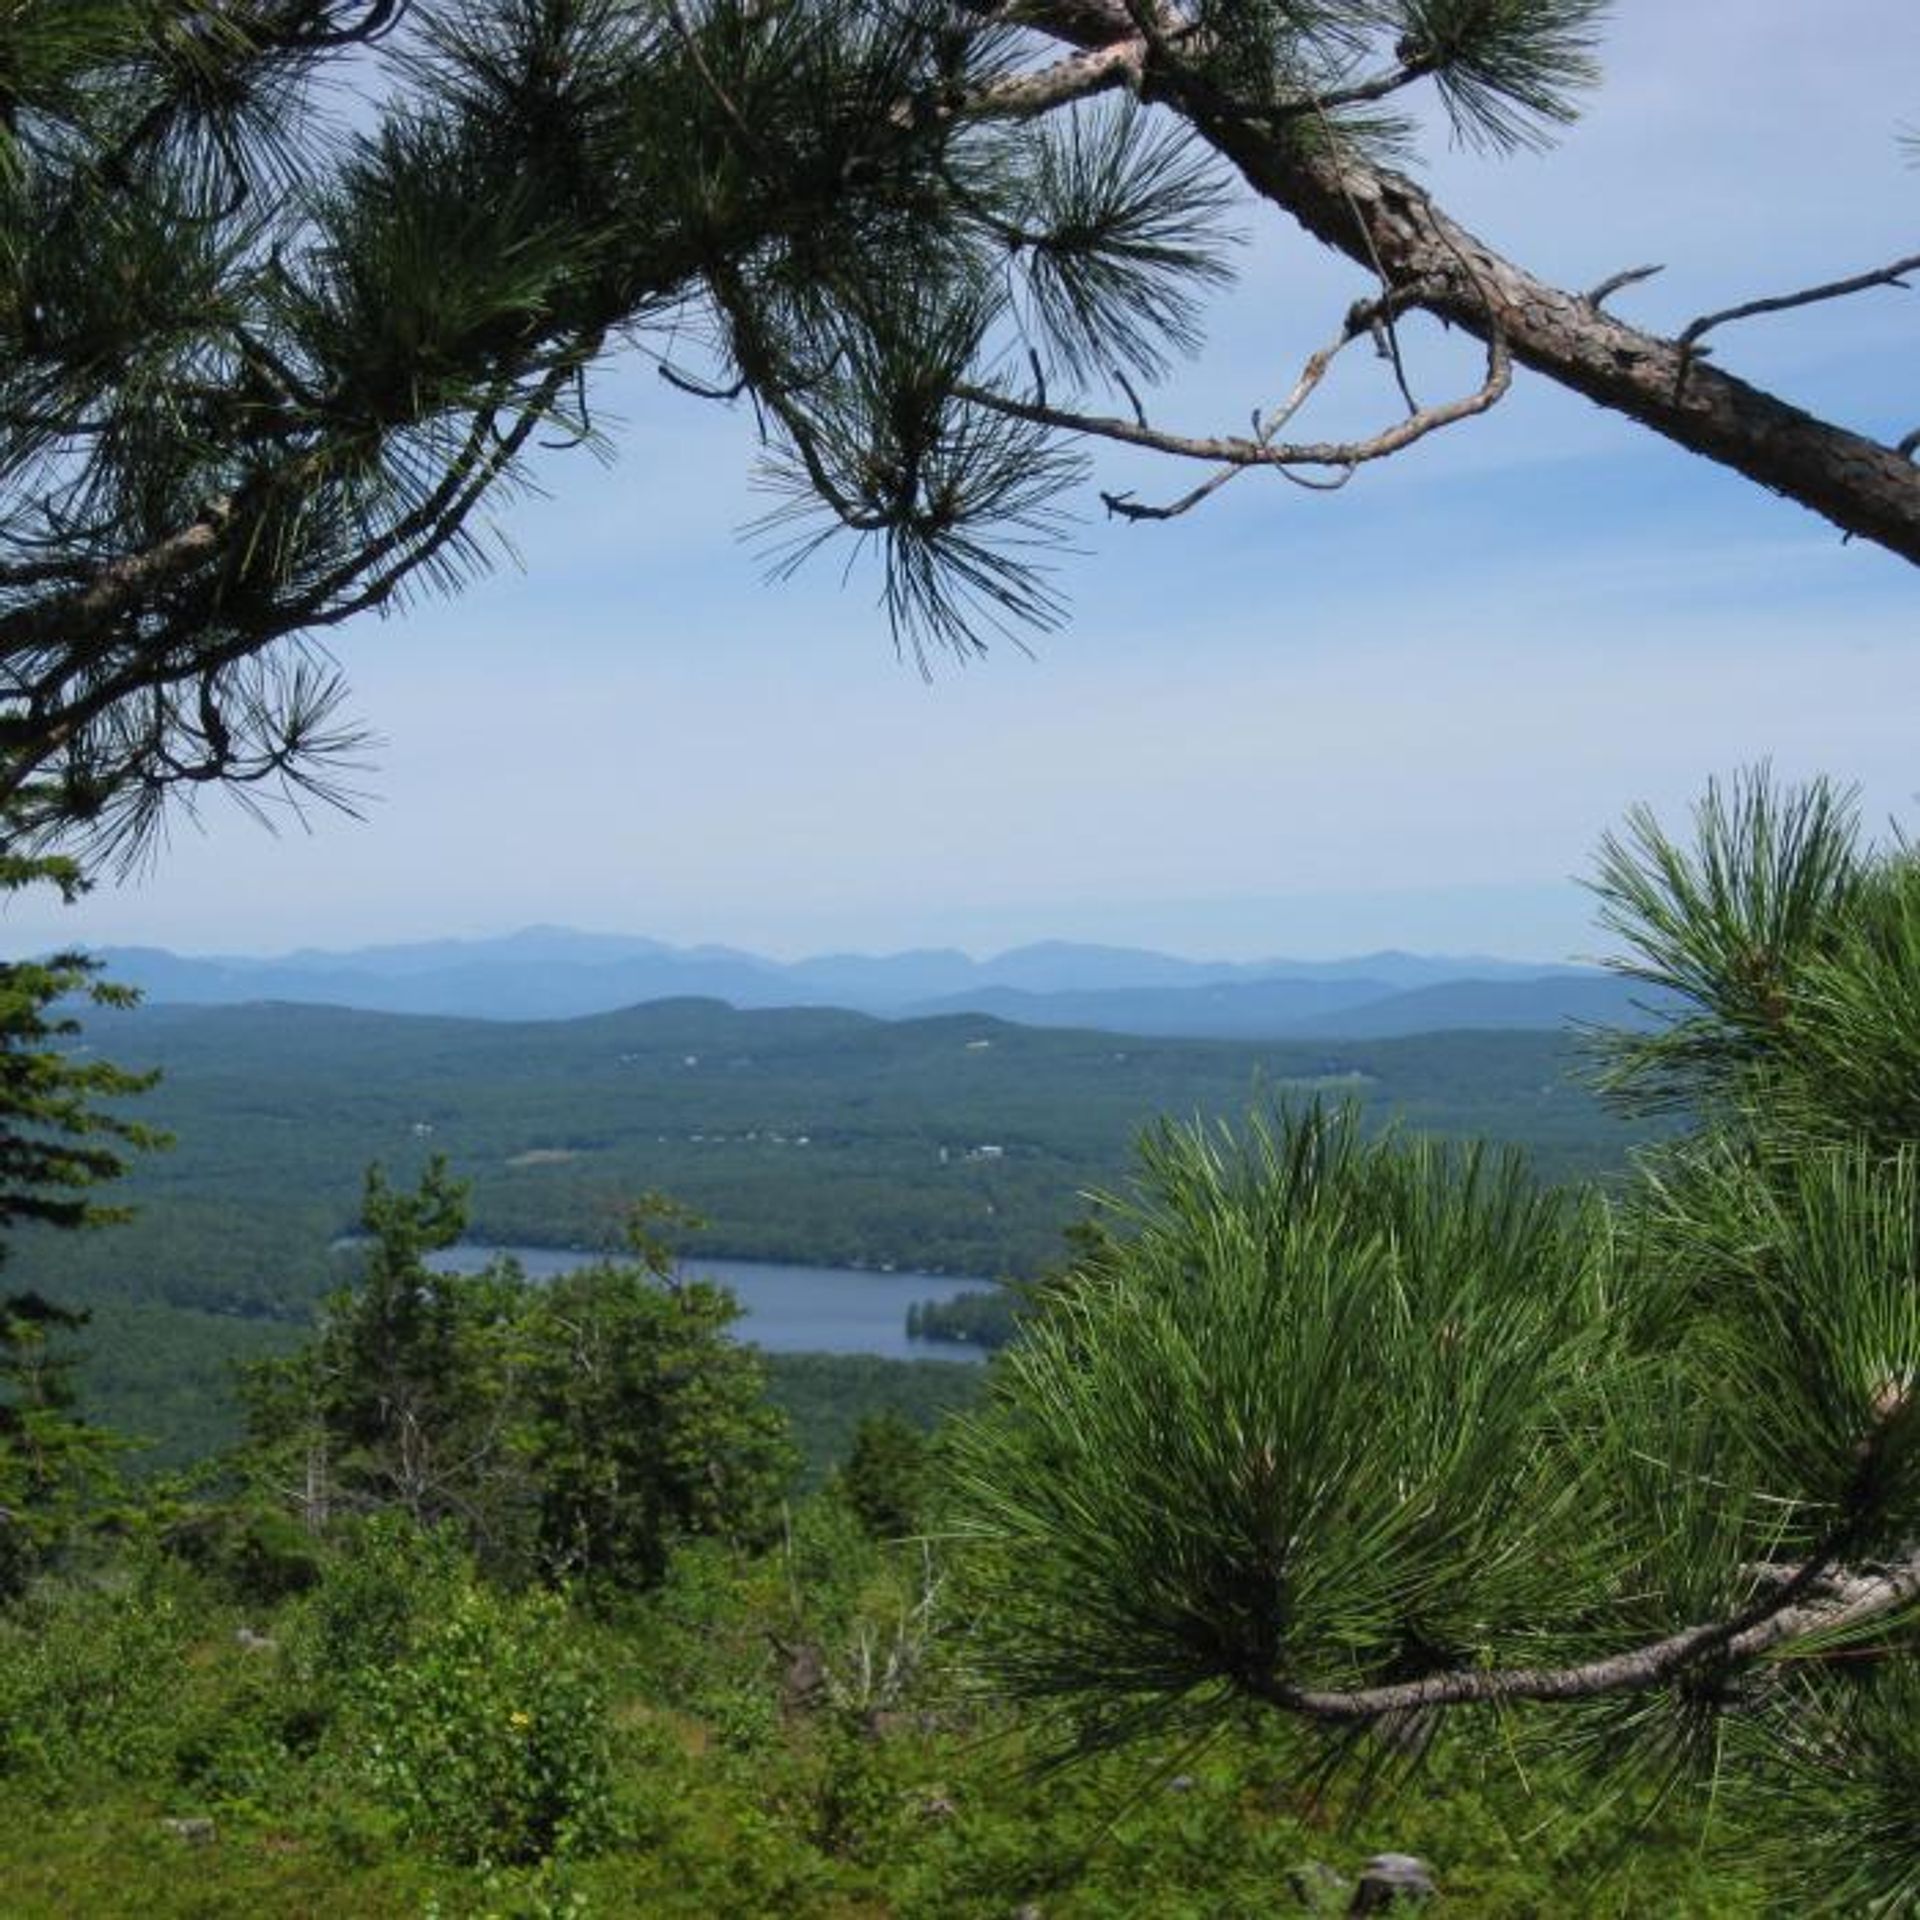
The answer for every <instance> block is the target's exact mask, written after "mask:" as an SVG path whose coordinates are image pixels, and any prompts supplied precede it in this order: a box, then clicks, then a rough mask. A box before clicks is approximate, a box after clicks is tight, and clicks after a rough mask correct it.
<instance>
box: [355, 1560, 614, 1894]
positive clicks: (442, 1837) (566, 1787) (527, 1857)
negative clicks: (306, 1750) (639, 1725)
mask: <svg viewBox="0 0 1920 1920" xmlns="http://www.w3.org/2000/svg"><path fill="white" fill-rule="evenodd" d="M351 1736H352V1737H353V1739H354V1740H355V1742H356V1744H357V1746H358V1756H357V1757H358V1765H359V1770H360V1771H361V1772H363V1774H364V1775H365V1777H366V1780H367V1783H368V1785H370V1786H371V1787H372V1788H373V1789H374V1790H375V1791H376V1792H378V1793H379V1794H381V1795H382V1796H383V1797H384V1798H385V1800H386V1801H387V1803H388V1805H389V1806H390V1807H391V1808H392V1810H393V1811H394V1813H395V1815H396V1817H397V1818H398V1819H399V1821H400V1823H401V1825H402V1827H403V1828H404V1829H405V1831H407V1832H408V1833H409V1834H410V1835H412V1836H413V1837H416V1838H418V1839H420V1840H422V1841H424V1842H426V1843H427V1844H428V1845H430V1846H432V1847H434V1848H435V1849H436V1850H438V1851H439V1852H441V1853H443V1854H445V1855H446V1856H447V1857H449V1858H451V1859H454V1860H458V1861H462V1862H466V1863H470V1864H494V1865H497V1864H514V1863H524V1862H528V1861H535V1860H541V1859H545V1858H547V1857H548V1856H550V1855H553V1854H559V1853H574V1852H590V1851H592V1850H593V1849H594V1848H595V1847H596V1846H598V1845H599V1844H601V1843H602V1842H603V1841H604V1840H605V1839H606V1838H607V1837H608V1832H609V1829H610V1826H611V1823H612V1807H613V1800H612V1779H611V1772H610V1768H609V1764H608V1755H607V1744H606V1708H605V1702H604V1700H603V1699H602V1697H601V1694H600V1691H599V1688H598V1686H597V1685H596V1684H595V1682H594V1680H593V1678H592V1677H591V1675H590V1674H589V1673H588V1672H587V1670H586V1668H585V1666H584V1664H583V1663H582V1662H581V1661H580V1660H579V1659H578V1657H577V1656H576V1655H575V1654H574V1653H573V1652H572V1650H571V1649H570V1648H569V1647H568V1644H567V1639H566V1609H565V1606H564V1604H563V1603H562V1602H561V1601H560V1600H558V1599H556V1598H554V1597H553V1596H551V1595H546V1594H534V1595H528V1596H523V1597H518V1598H515V1597H506V1596H501V1595H499V1594H496V1593H493V1592H490V1591H488V1590H486V1589H484V1588H480V1587H477V1586H468V1587H467V1588H466V1589H465V1590H464V1591H462V1592H461V1593H460V1594H459V1595H458V1596H457V1597H456V1598H455V1600H454V1602H453V1606H452V1608H451V1610H450V1611H449V1613H448V1614H447V1615H446V1616H445V1617H444V1618H443V1619H442V1620H440V1621H439V1622H437V1623H435V1624H433V1625H431V1626H428V1627H426V1628H425V1629H424V1631H422V1632H421V1633H420V1634H419V1635H418V1636H417V1637H416V1638H415V1641H414V1644H413V1646H412V1648H411V1650H410V1652H409V1654H408V1655H407V1657H406V1658H405V1659H403V1660H401V1661H399V1662H398V1663H397V1664H394V1665H392V1666H389V1667H386V1668H384V1669H381V1670H377V1671H371V1672H366V1673H364V1674H363V1676H362V1696H361V1701H360V1709H359V1712H358V1713H357V1714H356V1715H355V1716H354V1717H353V1720H352V1723H351Z"/></svg>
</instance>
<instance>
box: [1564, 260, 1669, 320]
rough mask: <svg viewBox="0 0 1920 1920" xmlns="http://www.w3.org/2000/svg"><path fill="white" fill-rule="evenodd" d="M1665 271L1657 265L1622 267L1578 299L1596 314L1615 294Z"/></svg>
mask: <svg viewBox="0 0 1920 1920" xmlns="http://www.w3.org/2000/svg"><path fill="white" fill-rule="evenodd" d="M1665 271H1666V268H1665V267H1663V266H1659V265H1650V266H1644V267H1623V268H1622V269H1621V270H1620V271H1619V272H1618V273H1610V274H1608V275H1607V277H1606V278H1605V279H1604V280H1602V281H1601V282H1600V283H1599V284H1598V285H1597V286H1594V287H1589V288H1588V289H1587V291H1586V292H1585V293H1583V294H1582V295H1581V296H1580V297H1581V299H1582V300H1584V301H1585V302H1586V303H1587V305H1588V306H1590V307H1591V308H1593V310H1594V311H1595V312H1596V313H1598V312H1599V310H1600V309H1601V308H1602V307H1604V306H1605V305H1606V304H1607V302H1608V301H1609V300H1610V299H1612V298H1613V296H1614V295H1615V294H1616V293H1621V292H1624V291H1625V290H1626V289H1627V288H1628V287H1637V286H1638V285H1639V284H1640V283H1641V281H1643V280H1651V279H1652V278H1653V276H1654V275H1655V274H1656V273H1664V272H1665Z"/></svg>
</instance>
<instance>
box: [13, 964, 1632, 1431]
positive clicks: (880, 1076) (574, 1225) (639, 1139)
mask: <svg viewBox="0 0 1920 1920" xmlns="http://www.w3.org/2000/svg"><path fill="white" fill-rule="evenodd" d="M86 1041H87V1044H89V1045H91V1046H94V1047H97V1048H98V1049H99V1050H100V1051H101V1052H102V1053H104V1054H105V1055H107V1056H108V1057H109V1058H112V1059H114V1060H117V1061H120V1062H122V1063H123V1064H125V1065H128V1066H134V1067H145V1066H157V1067H159V1068H161V1069H162V1070H163V1078H162V1080H161V1083H160V1085H159V1087H158V1088H157V1089H156V1090H155V1091H154V1092H152V1093H151V1094H149V1095H147V1096H145V1098H143V1099H142V1100H141V1101H139V1102H138V1103H137V1104H138V1107H139V1109H140V1113H141V1117H142V1118H143V1119H146V1120H149V1121H152V1122H154V1123H156V1124H158V1125H161V1126H164V1127H166V1128H167V1129H168V1130H169V1131H171V1132H172V1133H173V1135H174V1136H175V1139H176V1142H177V1144H176V1145H175V1146H174V1147H173V1149H172V1150H171V1151H170V1152H166V1153H162V1154H155V1155H150V1156H146V1157H145V1158H144V1160H143V1161H142V1163H141V1164H140V1165H138V1166H137V1167H136V1168H135V1170H134V1171H133V1173H132V1174H131V1175H130V1177H129V1178H128V1179H127V1180H126V1181H124V1182H123V1183H121V1194H120V1195H117V1196H116V1197H124V1198H126V1199H127V1200H129V1201H131V1202H132V1203H133V1204H134V1205H135V1206H136V1207H137V1208H138V1215H137V1217H136V1219H135V1220H134V1221H133V1223H132V1224H131V1225H128V1226H124V1227H114V1228H111V1229H109V1230H107V1231H105V1232H102V1233H98V1234H87V1235H67V1236H50V1235H46V1234H36V1233H33V1232H31V1231H29V1232H25V1233H23V1234H22V1235H21V1236H20V1238H19V1242H18V1245H17V1248H16V1251H15V1255H14V1258H13V1260H12V1262H11V1263H10V1267H9V1277H10V1279H12V1280H13V1282H14V1284H16V1285H19V1286H37V1287H40V1288H42V1289H43V1290H45V1291H46V1292H48V1293H49V1294H51V1295H53V1296H55V1297H57V1298H60V1299H63V1300H69V1301H72V1302H73V1303H75V1304H76V1305H81V1306H91V1307H93V1308H95V1309H96V1313H95V1322H94V1329H93V1331H92V1333H91V1335H90V1341H91V1344H92V1345H93V1347H94V1348H95V1350H96V1352H97V1353H98V1355H99V1369H100V1378H99V1383H98V1384H99V1386H100V1388H101V1389H102V1391H104V1392H105V1394H106V1398H107V1404H110V1405H112V1406H114V1407H116V1408H121V1409H125V1408H127V1407H139V1408H141V1409H152V1407H153V1401H154V1396H155V1395H156V1394H159V1393H162V1392H165V1393H168V1394H176V1393H177V1394H178V1395H179V1396H180V1397H181V1401H182V1406H181V1409H180V1415H179V1417H180V1418H181V1419H192V1418H197V1417H198V1416H197V1413H196V1411H195V1408H194V1406H193V1405H191V1404H188V1403H190V1402H192V1401H193V1400H194V1397H195V1395H196V1394H198V1393H200V1392H201V1391H202V1389H201V1388H197V1387H195V1386H194V1385H193V1384H192V1383H193V1382H194V1381H195V1380H199V1381H201V1382H203V1383H204V1382H205V1381H206V1380H207V1379H209V1378H213V1379H216V1380H217V1377H218V1373H219V1369H218V1366H217V1365H215V1364H214V1362H213V1359H212V1356H214V1355H215V1354H217V1353H219V1352H225V1351H240V1350H244V1351H252V1350H255V1349H256V1348H257V1345H258V1343H259V1341H260V1340H262V1339H266V1338H269V1337H271V1334H272V1325H273V1323H275V1322H279V1323H283V1324H286V1325H292V1324H303V1323H304V1322H305V1320H306V1318H307V1316H308V1314H309V1313H310V1311H311V1309H312V1306H313V1303H314V1302H315V1300H316V1299H317V1298H318V1297H319V1296H320V1294H321V1293H322V1292H323V1291H324V1290H325V1289H326V1287H327V1286H328V1285H329V1284H330V1282H331V1281H332V1280H334V1279H337V1278H338V1271H337V1269H338V1262H337V1260H336V1259H334V1258H333V1257H331V1256H330V1255H329V1251H328V1249H329V1246H330V1244H331V1243H332V1242H333V1241H335V1240H336V1239H337V1238H338V1237H339V1236H340V1235H341V1234H343V1233H346V1232H348V1231H350V1230H351V1229H352V1227H353V1225H354V1222H355V1218H356V1214H357V1210H358V1203H359V1197H360V1189H361V1182H362V1178H363V1175H364V1172H365V1169H366V1167H367V1165H368V1163H369V1162H371V1161H375V1160H378V1161H381V1162H382V1163H384V1164H385V1165H386V1167H387V1168H388V1169H389V1171H390V1172H391V1173H393V1175H394V1176H395V1177H396V1178H397V1179H400V1180H405V1179H407V1178H409V1177H410V1176H411V1175H412V1173H413V1172H414V1170H416V1169H417V1168H418V1167H419V1166H420V1165H421V1164H422V1163H423V1162H424V1161H425V1160H426V1158H427V1157H428V1156H429V1155H430V1154H434V1153H443V1154H445V1155H446V1156H447V1157H448V1159H449V1160H450V1162H451V1163H452V1166H453V1168H454V1170H455V1171H456V1172H457V1173H458V1174H460V1175H462V1176H463V1177H465V1178H467V1179H469V1180H471V1181H472V1183H473V1231H474V1233H475V1235H476V1236H477V1237H482V1238H487V1239H492V1240H502V1241H529V1242H534V1243H542V1244H549V1245H562V1246H568V1245H580V1246H587V1247H606V1246H611V1245H614V1244H615V1243H616V1242H617V1239H618V1231H619V1223H620V1219H621V1213H622V1209H623V1207H624V1206H625V1204H626V1203H627V1202H629V1201H630V1200H631V1199H632V1198H633V1197H634V1196H635V1195H636V1194H639V1193H641V1192H644V1191H647V1190H649V1189H662V1190H665V1191H666V1192H668V1193H670V1194H672V1195H674V1196H675V1197H676V1198H678V1199H681V1200H683V1201H685V1202H687V1203H688V1204H690V1205H691V1206H693V1207H694V1208H696V1209H697V1210H698V1211H699V1213H700V1214H702V1215H703V1216H704V1217H705V1218H706V1220H707V1222H708V1225H707V1226H706V1228H705V1229H704V1230H703V1231H701V1232H699V1233H697V1234H695V1235H692V1236H691V1237H690V1241H689V1245H690V1248H691V1250H693V1251H695V1252H702V1251H704V1252H707V1253H710V1254H735V1255H740V1256H745V1257H749V1258H753V1257H758V1258H764V1259H776V1260H777V1259H788V1260H796V1261H810V1262H818V1263H821V1264H826V1265H848V1264H854V1263H867V1264H871V1265H879V1264H882V1263H888V1262H890V1263H894V1264H896V1265H898V1266H900V1267H903V1268H908V1267H911V1268H921V1269H945V1270H947V1271H950V1272H960V1273H979V1274H1000V1273H1009V1272H1030V1271H1032V1270H1033V1269H1034V1268H1035V1267H1037V1266H1038V1265H1040V1264H1041V1263H1043V1262H1045V1261H1047V1260H1049V1259H1051V1258H1052V1257H1054V1255H1055V1254H1056V1252H1057V1250H1058V1249H1059V1246H1060V1233H1061V1229H1062V1228H1063V1227H1064V1226H1065V1225H1066V1224H1067V1223H1068V1222H1069V1221H1071V1220H1073V1219H1075V1218H1077V1217H1078V1216H1079V1215H1081V1214H1082V1213H1083V1212H1084V1211H1085V1202H1084V1200H1083V1198H1082V1196H1083V1195H1084V1194H1085V1193H1086V1192H1087V1191H1088V1190H1089V1189H1111V1188H1114V1187H1116V1186H1119V1185H1121V1184H1123V1183H1124V1182H1125V1180H1126V1177H1127V1172H1128V1167H1129V1162H1130V1158H1131V1153H1132V1147H1133V1143H1134V1141H1135V1140H1136V1139H1137V1138H1138V1136H1139V1134H1140V1133H1141V1131H1142V1130H1143V1129H1144V1128H1146V1127H1148V1126H1149V1125H1151V1124H1152V1123H1153V1122H1154V1120H1155V1119H1156V1118H1157V1117H1158V1116H1161V1115H1171V1116H1174V1117H1180V1118H1184V1117H1190V1116H1193V1115H1195V1114H1204V1115H1217V1116H1221V1117H1223V1118H1238V1117H1240V1116H1243V1115H1244V1114H1245V1113H1246V1112H1247V1111H1248V1110H1249V1109H1250V1108H1254V1107H1258V1106H1261V1105H1264V1104H1268V1103H1273V1102H1282V1101H1297V1100H1301V1099H1305V1098H1308V1097H1312V1096H1315V1095H1318V1096H1320V1097H1322V1098H1326V1099H1334V1100H1344V1099H1349V1098H1351V1099H1356V1100H1359V1101H1361V1102H1363V1103H1364V1105H1365V1106H1366V1108H1367V1110H1368V1112H1369V1113H1370V1114H1371V1115H1374V1116H1377V1117H1379V1118H1381V1119H1383V1120H1384V1119H1385V1118H1386V1117H1387V1116H1388V1115H1390V1114H1398V1115H1400V1116H1402V1117H1404V1119H1405V1120H1406V1121H1407V1122H1408V1123H1410V1124H1412V1125H1414V1126H1418V1127H1422V1128H1429V1129H1434V1130H1437V1131H1442V1132H1446V1133H1452V1134H1484V1135H1488V1136H1490V1137H1493V1138H1495V1139H1500V1140H1507V1141H1513V1142H1517V1143H1520V1144H1522V1145H1525V1146H1528V1147H1530V1148H1532V1150H1533V1151H1534V1153H1535V1156H1536V1160H1537V1164H1538V1166H1539V1168H1540V1170H1541V1172H1542V1173H1543V1174H1544V1175H1546V1176H1547V1177H1549V1178H1554V1179H1559V1178H1566V1177H1571V1176H1574V1175H1577V1174H1581V1173H1588V1172H1596V1171H1603V1170H1606V1169H1608V1168H1611V1167H1615V1166H1618V1165H1619V1164H1620V1162H1621V1160H1622V1159H1623V1157H1624V1153H1625V1149H1626V1146H1627V1143H1628V1138H1629V1136H1628V1134H1627V1132H1626V1130H1625V1129H1624V1128H1623V1127H1622V1126H1621V1125H1620V1124H1619V1123H1618V1122H1616V1121H1614V1120H1613V1119H1611V1118H1610V1117H1609V1116H1608V1115H1606V1114H1605V1113H1604V1112H1603V1111H1602V1110H1601V1109H1600V1107H1599V1106H1598V1104H1597V1103H1596V1102H1595V1100H1594V1099H1593V1098H1592V1096H1591V1095H1589V1094H1588V1093H1586V1092H1584V1091H1583V1090H1582V1089H1580V1088H1579V1087H1578V1086H1577V1085H1575V1084H1574V1083H1573V1082H1572V1081H1571V1080H1570V1078H1569V1069H1570V1067H1571V1066H1572V1065H1573V1062H1574V1052H1573V1047H1572V1043H1571V1042H1569V1041H1568V1040H1567V1039H1565V1038H1559V1037H1555V1036H1552V1035H1548V1034H1541V1033H1479V1034H1476V1033H1443V1034H1429V1035H1426V1036H1423V1037H1418V1038H1412V1039H1390V1040H1379V1041H1371V1042H1335V1041H1322V1042H1316V1043H1312V1044H1305V1043H1280V1042H1268V1043H1257V1044H1249V1043H1241V1042H1223V1041H1194V1040H1148V1039H1136V1038H1129V1037H1121V1036H1117V1035H1114V1034H1109V1033H1098V1032H1091V1031H1055V1030H1044V1029H1037V1028H1032V1027H1024V1026H1012V1025H1007V1024H1004V1023H1002V1022H1000V1021H997V1020H994V1019H991V1018H988V1017H985V1016H982V1015H975V1014H965V1015H954V1016H950V1017H943V1018H936V1019H925V1020H907V1021H899V1020H894V1021H889V1020H881V1019H876V1018H872V1017H868V1016H865V1015H861V1014H855V1013H845V1012H836V1011H832V1010H828V1009H817V1008H816V1009H798V1010H796V1009H786V1010H775V1011H751V1012H742V1011H737V1010H735V1009H733V1008H731V1007H728V1006H726V1005H723V1004H721V1003H719V1002H717V1001H710V1000H672V1001H659V1002H654V1003H651V1004H649V1005H646V1006H640V1007H634V1008H630V1009H628V1010H626V1011H624V1012H620V1013H611V1014H601V1015H595V1016H592V1017H589V1018H585V1019H578V1020H569V1021H542V1022H526V1023H517V1024H516V1023H504V1022H497V1021H481V1020H458V1019H444V1018H432V1017H423V1016H407V1015H395V1014H374V1013H358V1012H350V1011H346V1010H342V1009H338V1008H329V1007H309V1006H283V1005H271V1004H265V1005H254V1006H242V1007H219V1008H191V1007H164V1006H145V1007H140V1008H136V1009H134V1010H133V1011H131V1012H127V1013H115V1014H108V1013H96V1014H90V1015H89V1017H88V1020H87V1031H86ZM281 1337H282V1338H284V1337H285V1336H284V1335H282V1336H281ZM163 1349H171V1350H173V1351H172V1356H171V1357H170V1358H167V1359H165V1360H164V1362H163V1360H162V1357H161V1356H162V1350H163ZM133 1424H136V1425H137V1426H138V1428H139V1429H140V1430H141V1431H145V1432H155V1431H160V1430H170V1428H171V1426H172V1425H173V1424H174V1416H172V1415H169V1414H166V1413H164V1412H162V1411H158V1410H149V1411H147V1412H146V1413H145V1417H142V1418H140V1419H139V1420H138V1421H137V1422H134V1423H133Z"/></svg>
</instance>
